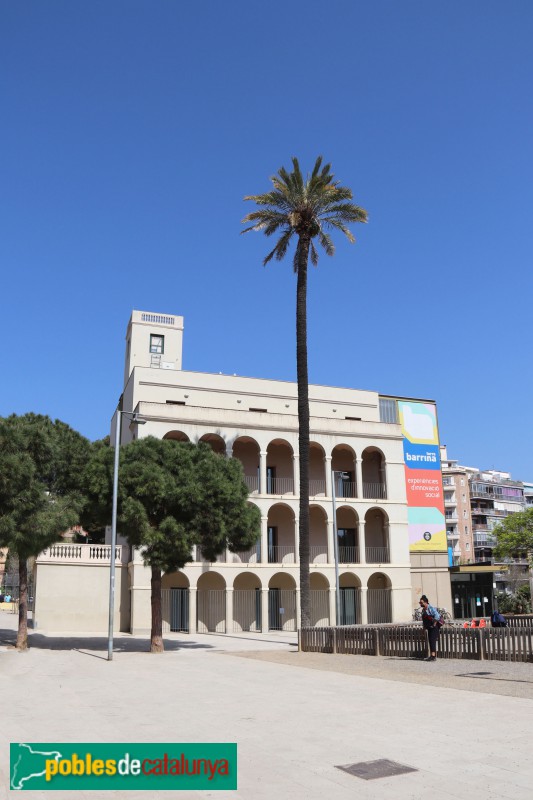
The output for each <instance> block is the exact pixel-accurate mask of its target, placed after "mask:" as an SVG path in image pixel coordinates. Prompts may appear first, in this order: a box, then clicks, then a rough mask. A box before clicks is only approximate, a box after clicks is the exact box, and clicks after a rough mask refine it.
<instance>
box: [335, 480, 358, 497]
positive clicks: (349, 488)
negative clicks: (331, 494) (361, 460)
mask: <svg viewBox="0 0 533 800" xmlns="http://www.w3.org/2000/svg"><path fill="white" fill-rule="evenodd" d="M335 497H336V498H337V499H341V498H346V499H350V498H354V497H357V486H356V484H355V482H354V481H340V480H339V479H338V478H337V479H336V480H335Z"/></svg>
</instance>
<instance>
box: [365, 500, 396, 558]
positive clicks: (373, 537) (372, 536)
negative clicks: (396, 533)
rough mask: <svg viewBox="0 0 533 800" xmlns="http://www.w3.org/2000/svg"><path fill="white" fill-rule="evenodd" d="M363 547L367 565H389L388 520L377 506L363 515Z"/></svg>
mask: <svg viewBox="0 0 533 800" xmlns="http://www.w3.org/2000/svg"><path fill="white" fill-rule="evenodd" d="M365 547H366V561H367V563H368V564H389V563H390V548H389V518H388V516H387V514H386V512H385V511H383V509H382V508H378V507H377V506H374V507H373V508H369V509H368V511H367V512H366V514H365Z"/></svg>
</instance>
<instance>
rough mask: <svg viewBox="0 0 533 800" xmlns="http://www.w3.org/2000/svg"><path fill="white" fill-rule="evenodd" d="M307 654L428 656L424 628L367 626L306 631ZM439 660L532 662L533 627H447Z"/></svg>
mask: <svg viewBox="0 0 533 800" xmlns="http://www.w3.org/2000/svg"><path fill="white" fill-rule="evenodd" d="M300 648H301V649H302V650H303V651H305V652H321V653H347V654H352V655H374V656H377V655H381V656H387V657H395V658H423V657H424V656H426V655H427V653H428V644H427V637H426V632H425V630H424V629H423V628H422V626H421V625H418V624H413V625H384V626H381V627H372V626H368V625H361V626H353V627H350V626H346V627H337V628H332V627H325V628H303V629H302V631H301V636H300ZM437 651H438V657H439V658H455V659H468V660H477V661H481V660H484V659H486V660H493V661H496V660H497V661H523V662H533V627H530V628H523V627H522V628H520V627H515V628H459V627H456V626H452V625H445V626H444V627H443V628H442V629H441V632H440V636H439V641H438V645H437Z"/></svg>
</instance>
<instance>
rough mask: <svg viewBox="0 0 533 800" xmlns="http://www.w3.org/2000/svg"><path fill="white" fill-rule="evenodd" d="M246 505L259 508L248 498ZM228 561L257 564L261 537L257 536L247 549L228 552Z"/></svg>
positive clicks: (259, 557) (259, 559) (259, 555)
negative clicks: (255, 540)
mask: <svg viewBox="0 0 533 800" xmlns="http://www.w3.org/2000/svg"><path fill="white" fill-rule="evenodd" d="M248 505H249V506H254V508H259V506H258V505H257V503H254V502H253V501H252V500H248ZM229 561H230V563H232V564H258V563H259V562H260V561H261V539H260V538H259V539H258V540H257V542H256V543H255V544H253V545H252V546H251V547H249V548H248V550H237V552H235V553H234V552H230V556H229Z"/></svg>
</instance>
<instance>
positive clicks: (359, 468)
mask: <svg viewBox="0 0 533 800" xmlns="http://www.w3.org/2000/svg"><path fill="white" fill-rule="evenodd" d="M354 461H355V482H356V484H357V486H356V493H357V497H358V498H359V499H360V500H362V499H363V497H364V496H365V493H364V490H363V458H362V456H361V458H357V456H355V458H354Z"/></svg>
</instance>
